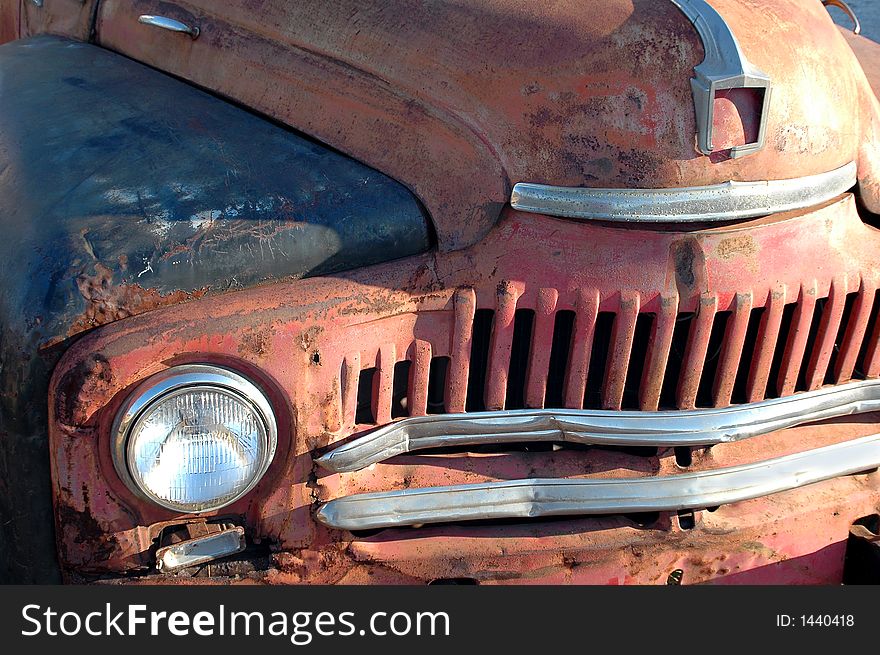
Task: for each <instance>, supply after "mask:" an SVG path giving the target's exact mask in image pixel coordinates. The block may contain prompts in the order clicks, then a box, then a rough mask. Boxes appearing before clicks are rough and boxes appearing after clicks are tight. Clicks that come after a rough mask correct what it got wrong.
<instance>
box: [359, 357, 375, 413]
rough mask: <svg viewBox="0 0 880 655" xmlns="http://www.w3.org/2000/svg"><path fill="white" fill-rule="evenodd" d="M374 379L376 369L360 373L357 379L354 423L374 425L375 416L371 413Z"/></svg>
mask: <svg viewBox="0 0 880 655" xmlns="http://www.w3.org/2000/svg"><path fill="white" fill-rule="evenodd" d="M375 377H376V368H375V367H373V368H367V369H364V370H363V371H361V374H360V377H358V392H357V411H356V412H355V416H354V420H355V423H375V422H376V415H375V414H374V413H373V381H374V379H375Z"/></svg>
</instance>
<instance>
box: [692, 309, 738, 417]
mask: <svg viewBox="0 0 880 655" xmlns="http://www.w3.org/2000/svg"><path fill="white" fill-rule="evenodd" d="M730 315H731V312H718V313H717V314H715V320H714V322H713V323H712V332H710V333H709V347H708V348H706V361H705V362H703V372H702V373H701V375H700V385H699V387H697V398H696V406H697V407H714V405H715V399H714V398H713V396H712V387H713V386H714V384H715V375H716V374H717V373H718V360H719V359H720V358H721V349H722V348H723V346H724V336H725V334H726V332H727V324H728V322H729V321H730Z"/></svg>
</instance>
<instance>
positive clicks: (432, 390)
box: [427, 357, 449, 414]
mask: <svg viewBox="0 0 880 655" xmlns="http://www.w3.org/2000/svg"><path fill="white" fill-rule="evenodd" d="M448 371H449V357H434V358H433V359H432V360H431V368H430V370H429V371H428V410H427V411H428V414H443V413H445V412H446V374H447V373H448Z"/></svg>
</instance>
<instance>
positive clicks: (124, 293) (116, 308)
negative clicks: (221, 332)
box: [67, 262, 208, 337]
mask: <svg viewBox="0 0 880 655" xmlns="http://www.w3.org/2000/svg"><path fill="white" fill-rule="evenodd" d="M76 286H77V289H79V292H80V294H82V297H83V298H85V300H86V303H87V307H86V311H85V312H84V313H83V314H81V315H80V316H79V317H78V318H77V319H76V320H75V321H73V323H72V325H71V326H70V329H69V330H68V331H67V336H68V337H71V336H73V335H75V334H77V333H79V332H82V331H84V330H88V329H90V328H94V327H97V326H99V325H105V324H107V323H112V322H113V321H118V320H120V319H123V318H127V317H129V316H132V315H134V314H142V313H144V312H147V311H150V310H152V309H157V308H159V307H167V306H168V305H178V304H180V303H182V302H186V301H187V300H194V299H197V298H201V297H202V296H204V295H205V294H206V293H207V292H208V290H207V289H198V290H196V291H182V290H181V291H173V292H171V293H168V294H166V295H162V294H161V293H159V291H157V290H156V289H145V288H144V287H142V286H140V285H139V284H120V285H114V283H113V271H112V270H111V269H109V268H108V267H106V266H104V265H103V264H101V263H100V262H99V263H96V264H95V273H94V274H93V275H87V274H86V273H81V274H80V275H79V276H77V278H76Z"/></svg>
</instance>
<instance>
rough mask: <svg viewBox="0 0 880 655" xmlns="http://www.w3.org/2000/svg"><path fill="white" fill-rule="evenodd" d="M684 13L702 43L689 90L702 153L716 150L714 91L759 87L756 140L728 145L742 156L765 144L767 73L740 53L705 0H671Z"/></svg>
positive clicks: (730, 33) (731, 151) (732, 153)
mask: <svg viewBox="0 0 880 655" xmlns="http://www.w3.org/2000/svg"><path fill="white" fill-rule="evenodd" d="M670 1H671V2H672V4H674V5H675V6H676V7H678V8H679V10H680V11H681V12H682V13H683V14H684V15H685V16H687V18H688V20H689V21H691V23H692V24H693V26H694V29H696V30H697V33H698V34H699V35H700V40H701V41H702V42H703V52H704V53H705V54H704V55H703V61H702V62H701V63H700V64H698V65H697V66H694V77H693V78H692V79H691V92H692V94H693V97H694V112H695V116H696V120H697V149H698V150H699V151H700V152H701V153H703V154H704V155H710V154H712V153H713V152H714V151H715V148H714V146H713V144H712V131H713V126H714V122H715V93H716V91H722V90H725V89H756V90H761V93H762V96H763V97H762V101H761V116H760V121H761V122H760V125H759V127H758V135H757V140H756V141H754V142H753V143H745V144H742V145H738V146H733V147H731V148H728V151H729V155H730V157H731V158H733V159H736V158H737V157H744V156H745V155H750V154H752V153H754V152H757V151H758V150H760V149H761V148H763V147H764V135H765V134H766V131H767V114H768V112H769V108H770V91H771V85H770V76H769V75H767V73H765V72H763V71H761V70H759V69H758V68H757V67H755V66H754V65H753V64H752V63H751V62H750V61H749V60H748V59H746V56H745V55H744V54H743V52H742V49H741V48H740V46H739V42H738V41H737V40H736V36H734V34H733V30H731V29H730V25H728V24H727V22H726V21H725V20H724V18H723V17H722V16H721V14H719V13H718V12H717V11H716V10H715V8H714V7H712V5H710V4H709V3H708V2H706V1H705V0H670Z"/></svg>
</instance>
